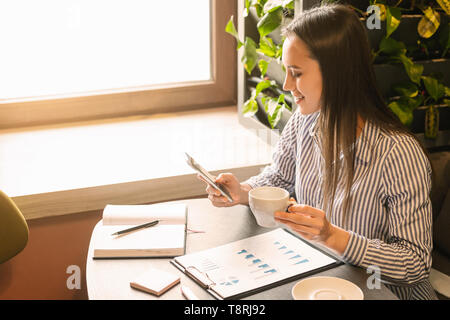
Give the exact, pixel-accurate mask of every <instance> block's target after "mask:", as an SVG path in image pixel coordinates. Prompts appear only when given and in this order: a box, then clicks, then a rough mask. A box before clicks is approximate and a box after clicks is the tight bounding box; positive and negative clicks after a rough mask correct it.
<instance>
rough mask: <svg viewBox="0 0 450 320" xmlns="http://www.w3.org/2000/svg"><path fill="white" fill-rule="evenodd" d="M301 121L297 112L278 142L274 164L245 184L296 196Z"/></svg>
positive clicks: (273, 157) (273, 156)
mask: <svg viewBox="0 0 450 320" xmlns="http://www.w3.org/2000/svg"><path fill="white" fill-rule="evenodd" d="M301 121H302V116H301V114H300V112H299V111H298V110H296V112H294V114H293V115H292V116H291V117H290V118H289V120H288V122H287V123H286V126H285V127H284V129H283V132H282V134H281V137H280V140H278V143H277V145H276V147H275V151H274V153H273V155H272V160H273V161H272V164H271V165H269V166H267V167H265V168H264V170H263V171H262V172H261V173H260V174H259V175H257V176H254V177H251V178H250V179H248V180H247V181H245V182H244V183H247V184H249V185H250V186H251V187H252V188H256V187H260V186H276V187H279V188H284V189H286V190H287V191H288V192H289V193H290V194H294V190H295V168H296V154H297V136H298V130H299V127H300V126H301Z"/></svg>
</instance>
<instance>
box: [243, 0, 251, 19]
mask: <svg viewBox="0 0 450 320" xmlns="http://www.w3.org/2000/svg"><path fill="white" fill-rule="evenodd" d="M250 5H251V4H250V0H245V8H244V12H243V14H242V16H243V17H244V18H247V17H248V14H249V13H250Z"/></svg>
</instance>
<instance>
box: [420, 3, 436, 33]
mask: <svg viewBox="0 0 450 320" xmlns="http://www.w3.org/2000/svg"><path fill="white" fill-rule="evenodd" d="M440 24H441V18H440V16H439V12H437V11H436V10H433V9H432V8H431V7H427V8H426V9H424V10H423V16H422V18H421V19H420V21H419V24H418V25H417V32H418V33H419V35H420V36H421V37H422V38H426V39H428V38H430V37H431V36H432V35H433V34H434V33H435V32H436V30H437V29H438V28H439V25H440Z"/></svg>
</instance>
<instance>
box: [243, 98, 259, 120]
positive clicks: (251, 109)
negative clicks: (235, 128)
mask: <svg viewBox="0 0 450 320" xmlns="http://www.w3.org/2000/svg"><path fill="white" fill-rule="evenodd" d="M256 112H258V103H257V102H256V100H255V99H248V100H247V101H246V102H245V103H244V105H243V107H242V114H243V115H244V116H245V117H251V116H253V115H254V114H256Z"/></svg>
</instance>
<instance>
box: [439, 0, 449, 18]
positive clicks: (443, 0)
mask: <svg viewBox="0 0 450 320" xmlns="http://www.w3.org/2000/svg"><path fill="white" fill-rule="evenodd" d="M437 3H439V5H440V6H441V8H442V9H444V11H445V13H446V14H447V15H450V0H437Z"/></svg>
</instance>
